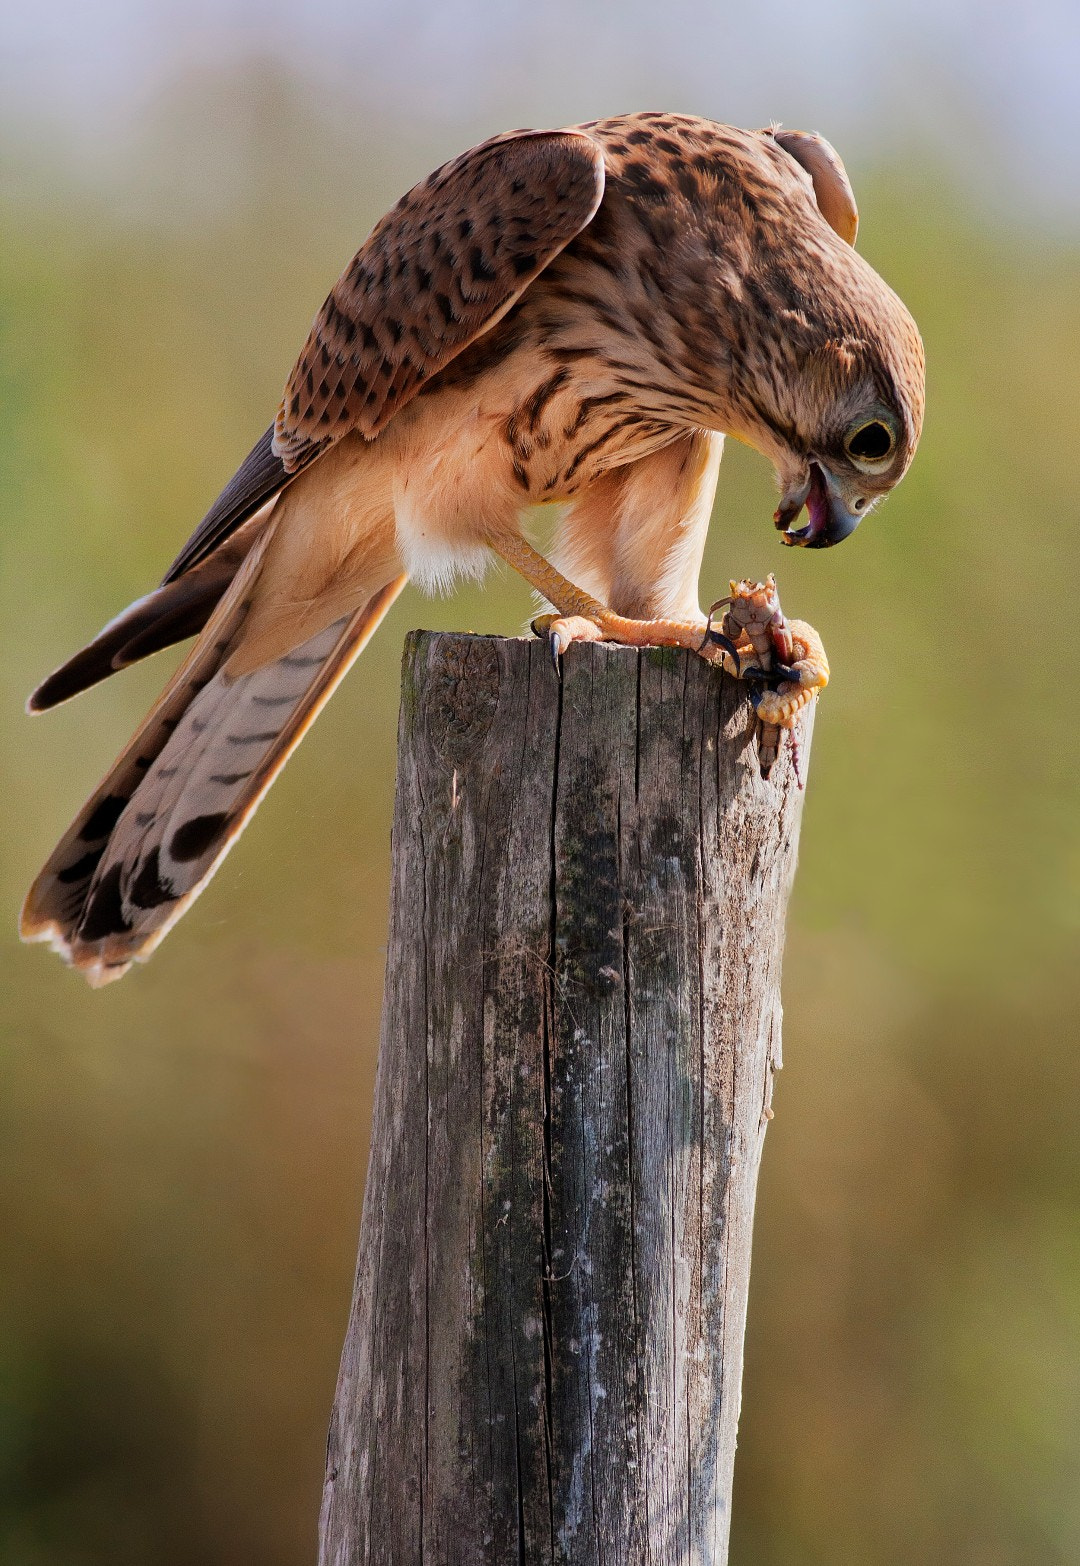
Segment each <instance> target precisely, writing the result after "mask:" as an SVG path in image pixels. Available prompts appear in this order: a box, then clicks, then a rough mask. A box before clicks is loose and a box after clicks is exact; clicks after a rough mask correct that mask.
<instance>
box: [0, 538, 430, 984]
mask: <svg viewBox="0 0 1080 1566" xmlns="http://www.w3.org/2000/svg"><path fill="white" fill-rule="evenodd" d="M268 538H269V535H268V534H267V536H266V537H265V538H263V539H260V540H259V542H258V543H257V544H256V545H255V546H254V547H253V548H252V550H251V552H250V554H249V555H248V558H247V560H246V561H245V563H244V565H243V567H242V568H241V571H240V573H239V574H238V576H237V578H236V581H235V583H234V585H233V589H232V590H230V592H229V593H228V594H227V596H226V598H225V599H224V600H223V601H222V603H221V604H220V605H219V607H218V609H217V611H216V612H215V613H214V615H213V616H212V617H211V619H210V621H209V623H208V624H207V626H206V629H205V631H204V632H203V635H202V636H201V637H200V638H199V641H198V642H197V643H196V645H195V647H194V648H193V649H192V652H191V654H190V656H189V657H188V659H187V661H186V662H185V663H184V664H183V665H182V666H181V668H180V669H179V670H178V672H177V674H176V675H175V676H174V678H173V680H172V681H171V682H170V684H169V685H168V686H167V687H166V689H165V691H164V693H163V694H162V696H161V698H160V700H159V701H158V703H157V705H156V706H155V707H154V709H153V711H152V712H151V713H150V715H149V717H148V718H147V719H146V721H145V722H144V723H143V725H142V727H141V728H140V729H139V731H138V732H137V733H136V734H135V736H134V738H133V739H132V740H131V742H130V743H129V745H128V746H127V748H126V749H125V750H124V751H123V753H122V754H121V755H120V757H119V758H118V760H117V762H116V764H115V766H114V767H113V769H112V771H111V772H110V773H109V775H108V777H107V778H106V779H105V781H104V782H103V783H102V784H101V786H100V787H99V788H98V790H97V791H96V793H95V794H94V795H93V796H92V798H91V799H89V800H88V801H87V803H86V805H85V806H84V807H83V809H82V811H81V812H80V813H79V815H78V816H77V817H76V819H75V821H74V822H73V823H72V825H71V827H70V828H69V829H68V831H67V833H66V834H65V835H64V837H63V839H62V840H61V842H60V843H59V845H58V846H57V848H56V850H55V852H54V853H53V855H52V857H51V858H50V860H49V862H48V864H47V865H46V866H45V868H44V869H43V870H42V872H41V874H40V875H39V876H38V878H37V880H36V881H35V882H34V885H33V886H32V887H31V889H30V892H29V895H28V896H27V899H26V904H25V907H24V908H23V914H22V923H21V932H22V936H23V939H24V940H28V941H48V942H50V943H51V945H52V946H53V948H54V949H55V950H57V951H59V952H60V953H61V955H62V956H63V957H64V958H65V959H66V960H67V961H68V962H69V963H71V964H72V966H73V967H76V968H78V969H80V970H81V971H82V972H83V974H84V975H85V977H86V978H87V980H88V981H89V982H90V984H92V985H94V986H95V987H97V986H99V985H102V984H108V983H110V982H111V981H112V980H113V979H118V978H120V977H121V975H122V974H124V973H125V972H126V971H127V969H128V967H129V966H130V964H131V963H132V962H133V961H136V960H143V959H145V958H146V957H148V956H149V955H150V953H151V952H152V951H153V949H154V947H155V946H156V945H157V944H158V942H159V941H160V940H161V938H162V936H163V935H164V934H165V933H166V931H167V930H168V929H169V928H170V927H171V926H172V925H173V924H174V923H175V922H176V920H177V919H179V917H180V915H181V914H182V913H183V912H184V911H185V909H186V908H187V907H188V906H189V905H190V904H191V903H192V902H193V901H194V899H195V898H196V897H197V896H198V895H199V893H200V892H201V891H202V889H203V887H204V886H205V885H206V883H207V881H208V880H209V879H210V877H211V876H212V875H213V873H214V871H215V870H216V869H217V867H218V865H219V864H220V863H221V861H222V859H223V858H224V857H225V855H226V854H227V853H228V851H229V849H230V848H231V847H232V845H233V843H234V842H235V841H236V839H237V838H238V837H239V835H240V833H241V831H242V830H243V828H244V826H245V825H246V823H247V821H248V820H249V818H250V817H251V815H252V814H253V813H254V811H255V809H256V807H257V806H258V804H259V801H260V800H261V799H262V797H263V795H264V794H265V793H266V790H267V789H268V788H269V787H270V784H271V783H272V782H273V781H274V778H275V777H276V776H277V774H278V773H279V772H280V770H281V768H282V767H283V766H284V764H285V762H286V761H287V760H288V758H289V756H290V755H291V754H292V752H293V750H294V749H295V748H296V746H297V745H298V744H299V743H300V741H301V739H302V738H303V737H304V734H305V733H306V732H307V729H308V727H309V725H310V724H311V723H312V722H313V721H314V719H315V717H316V716H317V715H318V713H319V711H320V710H321V708H322V706H323V704H324V702H326V701H327V700H328V698H329V697H330V695H331V694H332V693H333V691H334V689H335V688H336V686H337V684H338V682H339V680H341V678H342V676H343V675H344V674H345V672H346V670H347V669H348V668H349V665H350V664H351V663H352V661H353V659H354V658H355V657H356V655H357V654H358V653H359V652H360V650H361V649H362V648H363V646H364V645H365V643H366V642H367V640H368V638H369V637H370V636H371V634H372V632H373V631H374V630H375V628H376V626H377V625H378V624H379V621H380V620H381V619H382V617H383V615H384V614H385V613H386V611H387V609H389V607H390V605H391V604H392V603H393V601H394V599H395V598H396V597H397V595H398V593H399V592H400V591H401V589H402V587H403V586H404V585H405V582H406V577H404V576H399V577H398V578H397V579H396V580H394V581H392V582H390V583H388V584H386V585H385V586H383V587H381V588H379V590H378V591H377V592H375V593H373V595H372V596H371V598H369V599H368V601H367V603H366V604H364V605H363V607H362V608H360V609H357V610H355V611H354V612H353V613H351V614H347V615H344V616H343V617H342V618H341V619H339V620H337V621H335V623H334V624H333V625H330V626H327V627H326V628H325V629H323V630H321V631H318V632H317V633H316V634H315V635H314V636H312V637H310V638H309V639H308V641H306V642H304V643H303V644H302V645H300V646H298V647H295V648H293V649H292V650H291V651H290V652H287V653H285V654H284V656H282V657H280V658H278V659H276V660H275V661H274V662H272V663H268V664H265V665H264V666H263V667H261V668H258V669H255V670H253V671H252V672H251V673H249V674H241V675H238V676H235V677H231V676H229V675H228V674H227V673H226V672H225V670H226V665H227V663H228V660H229V656H230V654H231V652H232V651H233V650H234V649H235V647H236V646H237V645H238V643H239V641H240V640H241V638H242V630H243V623H244V619H245V617H246V615H247V613H248V611H249V606H250V588H251V585H252V584H253V582H254V579H255V576H256V575H257V572H258V568H259V565H260V564H261V557H262V554H263V552H264V548H265V544H266V543H267V542H268Z"/></svg>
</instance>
